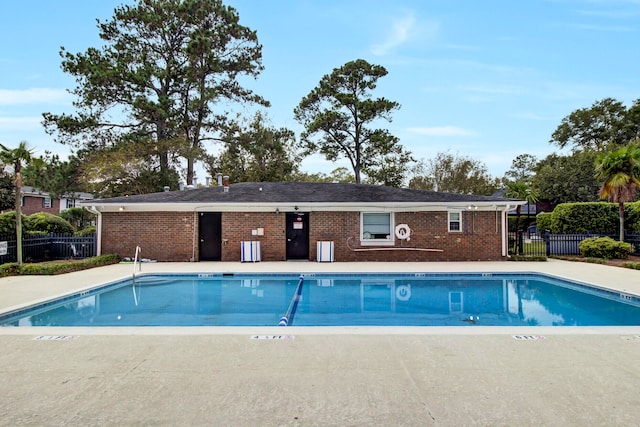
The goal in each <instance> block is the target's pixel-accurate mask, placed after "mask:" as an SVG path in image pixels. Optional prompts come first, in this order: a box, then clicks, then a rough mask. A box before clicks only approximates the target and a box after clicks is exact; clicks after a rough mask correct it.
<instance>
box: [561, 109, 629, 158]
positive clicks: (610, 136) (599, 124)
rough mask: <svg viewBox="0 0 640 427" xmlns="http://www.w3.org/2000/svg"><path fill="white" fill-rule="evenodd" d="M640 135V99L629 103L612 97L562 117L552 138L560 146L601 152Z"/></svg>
mask: <svg viewBox="0 0 640 427" xmlns="http://www.w3.org/2000/svg"><path fill="white" fill-rule="evenodd" d="M639 136H640V99H638V100H636V101H635V102H634V104H633V105H632V106H631V107H630V108H628V109H627V107H626V106H625V105H624V104H623V103H621V102H620V101H617V100H615V99H613V98H605V99H603V100H601V101H597V102H595V103H593V105H592V106H591V107H590V108H580V109H578V110H576V111H574V112H572V113H571V114H569V115H568V116H567V117H565V118H563V119H562V122H561V123H560V125H559V126H558V127H557V128H556V130H555V131H554V132H553V134H552V135H551V140H550V141H549V142H551V143H553V144H556V145H558V147H560V148H565V147H567V146H571V147H572V148H573V149H574V150H578V149H591V150H595V151H598V152H601V151H604V150H606V149H613V148H614V147H617V146H621V145H624V144H627V143H628V142H629V141H631V140H633V139H634V138H638V137H639Z"/></svg>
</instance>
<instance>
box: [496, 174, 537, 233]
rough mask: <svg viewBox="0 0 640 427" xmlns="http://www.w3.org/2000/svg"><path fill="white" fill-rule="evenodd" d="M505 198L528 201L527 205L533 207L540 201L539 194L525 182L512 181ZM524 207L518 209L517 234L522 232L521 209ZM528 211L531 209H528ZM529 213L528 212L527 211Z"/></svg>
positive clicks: (509, 183)
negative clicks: (532, 205)
mask: <svg viewBox="0 0 640 427" xmlns="http://www.w3.org/2000/svg"><path fill="white" fill-rule="evenodd" d="M504 196H505V197H509V198H511V199H519V200H526V202H527V205H531V204H533V203H536V202H537V201H538V192H537V191H536V190H535V189H533V188H532V187H531V185H529V183H527V182H524V181H511V182H508V183H507V189H506V191H505V193H504ZM521 207H522V205H518V206H517V207H516V233H517V232H518V231H520V208H521ZM527 209H530V208H529V207H527ZM527 212H528V210H527Z"/></svg>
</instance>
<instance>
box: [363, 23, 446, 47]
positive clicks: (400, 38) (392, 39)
mask: <svg viewBox="0 0 640 427" xmlns="http://www.w3.org/2000/svg"><path fill="white" fill-rule="evenodd" d="M439 28H440V25H439V24H438V23H437V22H431V21H428V22H420V23H419V25H417V23H416V18H415V16H414V14H413V13H407V14H406V15H405V16H404V17H402V18H398V19H394V20H393V22H392V25H391V28H390V31H389V33H388V34H387V38H386V40H385V41H384V42H382V43H379V44H375V45H373V46H371V53H373V54H374V55H377V56H383V55H387V54H388V53H390V52H391V51H392V50H394V49H395V48H397V47H398V46H401V45H403V44H406V43H408V42H409V41H411V40H412V39H414V38H416V37H421V38H428V39H432V38H434V37H435V36H436V35H437V34H438V30H439Z"/></svg>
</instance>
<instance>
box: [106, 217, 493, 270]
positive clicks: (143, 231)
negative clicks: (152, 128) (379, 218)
mask: <svg viewBox="0 0 640 427" xmlns="http://www.w3.org/2000/svg"><path fill="white" fill-rule="evenodd" d="M195 217H196V216H195V214H194V213H192V212H184V213H179V212H145V213H135V212H118V213H104V214H103V219H102V226H103V234H102V253H117V254H119V255H121V256H133V254H134V251H135V247H136V245H137V246H140V247H141V248H142V256H143V257H144V258H151V259H157V260H158V261H189V260H190V259H191V258H192V254H193V253H194V252H195V259H196V260H197V259H198V247H197V245H198V236H197V231H198V230H197V224H196V225H195V226H196V229H195V232H196V235H195V240H194V218H195ZM447 219H448V218H447V213H446V212H417V213H396V214H395V222H396V224H402V223H406V224H408V225H409V227H410V228H411V229H412V235H411V240H410V241H408V242H406V241H402V242H401V241H400V240H398V239H396V244H395V248H414V249H424V248H428V249H442V252H429V251H420V250H404V249H403V250H397V249H396V250H370V249H374V247H371V246H364V247H362V246H360V245H359V244H358V242H359V240H358V237H359V233H360V213H359V212H310V213H309V230H310V231H309V259H310V260H312V261H315V260H316V243H317V242H318V241H326V240H329V241H333V242H334V250H335V261H337V262H340V261H475V260H500V259H502V256H501V242H500V237H501V236H500V222H499V220H500V214H499V213H497V214H496V213H495V212H463V231H462V232H456V233H450V232H449V231H448V230H447V228H448V223H447ZM285 221H286V215H285V214H284V213H281V214H279V215H278V214H276V213H275V212H224V213H222V240H223V245H222V261H240V245H241V244H240V242H242V241H244V240H254V241H260V242H261V249H262V260H263V261H283V260H285V258H286V233H285V227H286V223H285ZM258 228H263V229H264V235H262V236H257V235H252V230H257V229H258ZM194 244H195V246H196V248H195V251H194V250H193V245H194ZM353 249H366V250H364V251H357V250H353Z"/></svg>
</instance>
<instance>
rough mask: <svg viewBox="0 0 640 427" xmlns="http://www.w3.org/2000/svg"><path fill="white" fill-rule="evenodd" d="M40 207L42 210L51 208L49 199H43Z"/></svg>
mask: <svg viewBox="0 0 640 427" xmlns="http://www.w3.org/2000/svg"><path fill="white" fill-rule="evenodd" d="M42 207H43V208H50V207H51V197H45V198H44V199H42Z"/></svg>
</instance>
